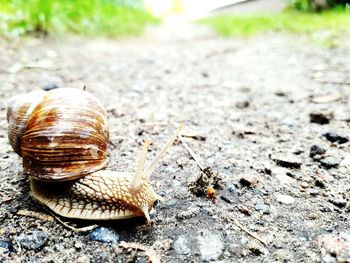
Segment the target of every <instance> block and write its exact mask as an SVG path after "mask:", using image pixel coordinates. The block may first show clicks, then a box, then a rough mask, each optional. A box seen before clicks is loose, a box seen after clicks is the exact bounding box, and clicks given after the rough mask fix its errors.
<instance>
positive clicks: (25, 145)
mask: <svg viewBox="0 0 350 263" xmlns="http://www.w3.org/2000/svg"><path fill="white" fill-rule="evenodd" d="M7 121H8V124H9V128H8V137H9V142H10V144H11V146H12V148H13V149H14V151H15V152H16V153H17V154H18V155H20V156H21V157H22V160H23V170H24V172H25V173H26V174H27V175H28V176H29V179H30V187H31V196H32V197H33V198H34V199H35V200H36V201H37V202H38V203H40V204H42V205H43V206H46V207H48V208H50V209H51V210H52V211H54V212H55V213H57V214H58V215H60V216H63V217H67V218H77V219H86V220H115V219H125V218H130V217H137V216H144V217H145V218H146V219H147V222H148V223H150V222H151V219H150V216H149V212H150V211H151V209H152V207H153V205H154V202H155V201H156V200H158V199H161V197H160V196H158V195H157V194H156V193H155V191H154V190H153V188H152V185H151V182H150V177H151V174H152V173H153V171H154V169H155V168H156V167H157V165H158V164H159V162H160V160H161V159H162V157H163V156H164V155H165V153H166V151H167V149H168V148H169V147H170V146H171V145H172V144H173V142H174V140H175V139H176V137H177V136H178V134H179V133H180V130H181V128H182V127H179V128H178V129H177V131H176V132H175V133H174V134H173V135H172V136H171V138H170V139H169V140H168V141H167V143H166V144H165V145H164V146H163V148H162V149H161V150H160V152H159V153H158V154H157V155H156V157H155V158H154V160H153V161H151V163H150V165H149V166H148V167H145V161H146V155H147V150H148V147H149V144H150V141H147V140H146V141H145V143H144V145H143V149H142V153H141V156H140V157H139V161H138V164H137V165H135V166H136V167H137V168H136V171H135V172H131V173H130V172H117V171H108V170H104V169H105V168H106V166H107V162H108V159H107V146H108V139H109V130H108V124H107V113H106V110H105V108H104V107H103V106H102V104H101V103H100V102H99V101H98V100H97V98H96V97H94V96H93V95H92V94H90V93H88V92H86V91H83V90H79V89H73V88H58V89H53V90H50V91H43V90H40V91H32V92H30V93H27V94H20V95H17V96H15V97H13V98H11V99H10V101H9V105H8V111H7Z"/></svg>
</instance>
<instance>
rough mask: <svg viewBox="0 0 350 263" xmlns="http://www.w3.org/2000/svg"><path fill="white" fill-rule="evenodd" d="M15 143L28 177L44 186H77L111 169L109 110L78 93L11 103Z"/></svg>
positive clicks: (25, 97) (32, 94)
mask: <svg viewBox="0 0 350 263" xmlns="http://www.w3.org/2000/svg"><path fill="white" fill-rule="evenodd" d="M7 119H8V122H9V134H8V135H9V141H10V144H11V146H12V147H13V149H14V150H15V151H16V152H17V153H18V154H19V155H20V156H22V157H23V167H24V171H25V172H26V173H27V174H30V175H31V176H33V177H34V178H36V179H38V180H42V181H68V180H73V179H76V178H79V177H82V176H84V175H87V174H90V173H92V172H95V171H98V170H100V169H102V168H104V167H105V166H106V164H107V145H108V137H109V133H108V125H107V114H106V111H105V109H104V108H103V106H102V105H101V104H100V103H99V102H98V101H97V99H96V98H95V97H94V96H92V95H91V94H90V93H88V92H85V91H82V90H79V89H72V88H60V89H55V90H51V91H48V92H45V91H34V92H30V93H28V94H21V95H18V96H15V97H13V98H12V99H10V102H9V106H8V115H7Z"/></svg>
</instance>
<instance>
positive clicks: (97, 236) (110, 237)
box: [89, 227, 119, 243]
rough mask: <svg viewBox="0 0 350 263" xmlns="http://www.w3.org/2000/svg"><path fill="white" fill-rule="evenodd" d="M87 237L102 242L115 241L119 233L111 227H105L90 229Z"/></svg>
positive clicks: (117, 239)
mask: <svg viewBox="0 0 350 263" xmlns="http://www.w3.org/2000/svg"><path fill="white" fill-rule="evenodd" d="M89 238H90V239H91V240H94V241H100V242H103V243H117V242H118V241H119V235H118V234H117V233H116V232H115V231H114V230H113V229H110V228H105V227H99V228H96V229H94V230H92V231H91V232H90V234H89Z"/></svg>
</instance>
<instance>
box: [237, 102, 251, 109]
mask: <svg viewBox="0 0 350 263" xmlns="http://www.w3.org/2000/svg"><path fill="white" fill-rule="evenodd" d="M248 107H249V101H247V100H243V101H238V102H236V108H238V109H245V108H248Z"/></svg>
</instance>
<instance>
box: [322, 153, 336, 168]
mask: <svg viewBox="0 0 350 263" xmlns="http://www.w3.org/2000/svg"><path fill="white" fill-rule="evenodd" d="M340 162H341V160H339V159H337V158H335V157H332V156H329V157H326V158H324V159H322V160H320V163H321V165H322V166H323V167H324V168H327V169H329V168H334V167H337V166H338V165H339V164H340Z"/></svg>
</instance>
